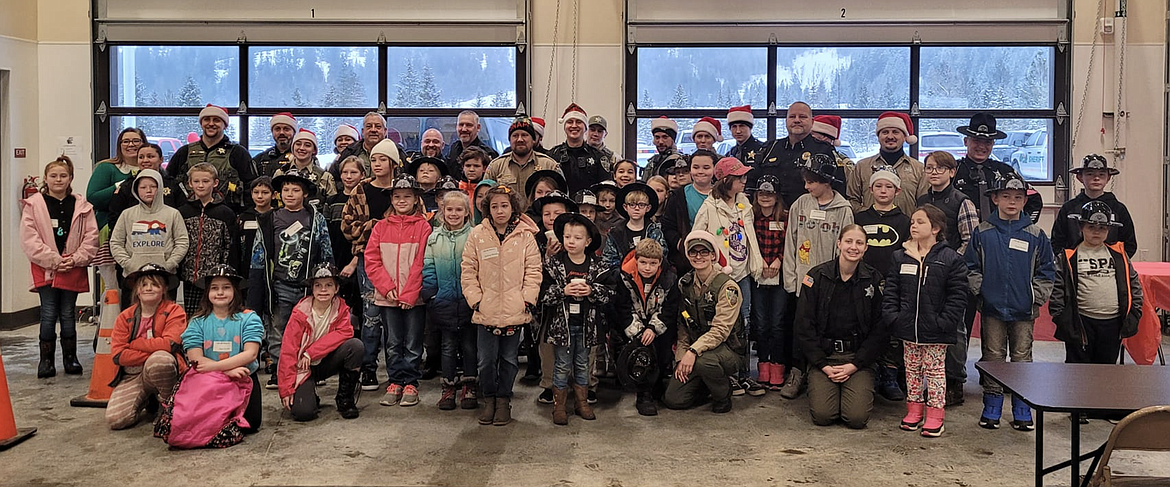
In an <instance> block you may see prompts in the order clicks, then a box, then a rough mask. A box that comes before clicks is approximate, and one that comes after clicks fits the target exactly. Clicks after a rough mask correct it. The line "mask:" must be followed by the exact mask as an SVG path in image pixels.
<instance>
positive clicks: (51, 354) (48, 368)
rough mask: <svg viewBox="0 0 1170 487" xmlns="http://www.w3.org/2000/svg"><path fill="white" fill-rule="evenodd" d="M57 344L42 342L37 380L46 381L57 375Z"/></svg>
mask: <svg viewBox="0 0 1170 487" xmlns="http://www.w3.org/2000/svg"><path fill="white" fill-rule="evenodd" d="M56 353H57V344H55V343H53V342H51V341H47V340H41V361H40V362H39V363H37V378H38V379H46V378H49V377H53V376H56V375H57V366H56V365H54V360H55V354H56Z"/></svg>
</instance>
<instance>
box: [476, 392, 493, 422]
mask: <svg viewBox="0 0 1170 487" xmlns="http://www.w3.org/2000/svg"><path fill="white" fill-rule="evenodd" d="M495 417H496V398H494V397H487V398H484V401H483V411H480V413H479V424H482V425H489V424H492V421H494V420H495Z"/></svg>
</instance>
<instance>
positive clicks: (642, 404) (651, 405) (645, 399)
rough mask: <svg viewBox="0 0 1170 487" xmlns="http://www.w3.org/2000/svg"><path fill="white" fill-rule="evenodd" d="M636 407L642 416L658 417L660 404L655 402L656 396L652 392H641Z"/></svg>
mask: <svg viewBox="0 0 1170 487" xmlns="http://www.w3.org/2000/svg"><path fill="white" fill-rule="evenodd" d="M634 407H635V408H637V409H638V414H641V415H642V416H658V403H657V402H655V401H654V395H653V394H651V393H650V391H646V392H639V393H638V399H637V402H635V403H634Z"/></svg>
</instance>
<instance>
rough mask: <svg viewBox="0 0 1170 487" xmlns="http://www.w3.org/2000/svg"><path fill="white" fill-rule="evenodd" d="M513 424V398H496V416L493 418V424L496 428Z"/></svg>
mask: <svg viewBox="0 0 1170 487" xmlns="http://www.w3.org/2000/svg"><path fill="white" fill-rule="evenodd" d="M511 422H512V398H510V397H497V398H496V415H495V417H494V418H492V424H494V425H496V426H504V425H506V424H508V423H511Z"/></svg>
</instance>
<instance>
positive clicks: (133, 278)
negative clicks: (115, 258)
mask: <svg viewBox="0 0 1170 487" xmlns="http://www.w3.org/2000/svg"><path fill="white" fill-rule="evenodd" d="M146 276H161V277H162V278H163V281H164V282H166V283H167V289H177V288H178V287H179V278H178V277H177V276H175V275H174V274H171V273H170V272H167V269H166V268H165V267H163V266H161V265H158V264H145V265H143V266H142V267H140V268H139V269H138V270H136V271H134V272H131V273H129V274H126V277H125V278H123V279H122V283H123V284H124V285H125V287H126V288H127V289H134V285H135V284H136V283H137V282H138V278H140V277H146Z"/></svg>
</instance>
